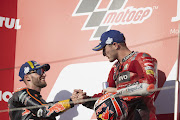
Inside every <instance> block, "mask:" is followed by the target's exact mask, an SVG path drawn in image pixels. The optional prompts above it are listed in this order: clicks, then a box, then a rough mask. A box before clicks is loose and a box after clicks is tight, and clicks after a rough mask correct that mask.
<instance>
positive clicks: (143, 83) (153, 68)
mask: <svg viewBox="0 0 180 120" xmlns="http://www.w3.org/2000/svg"><path fill="white" fill-rule="evenodd" d="M130 71H131V72H130V74H131V73H135V74H137V75H138V79H134V80H132V84H131V85H130V86H127V87H125V88H121V89H118V91H117V92H118V93H119V94H122V95H125V96H132V95H134V96H146V95H151V94H152V93H153V92H152V91H153V90H154V89H155V88H156V87H157V82H156V81H157V61H156V59H154V58H152V57H151V56H150V55H148V54H146V53H139V54H138V55H137V57H136V59H135V60H134V61H132V62H131V65H130Z"/></svg>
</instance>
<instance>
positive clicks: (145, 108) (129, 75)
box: [83, 51, 157, 120]
mask: <svg viewBox="0 0 180 120" xmlns="http://www.w3.org/2000/svg"><path fill="white" fill-rule="evenodd" d="M107 81H108V83H109V87H116V88H117V92H118V93H119V94H120V95H122V99H123V100H124V101H125V102H126V103H127V105H128V117H127V120H156V115H155V107H154V95H155V93H154V92H150V91H149V90H151V89H154V88H155V87H156V84H157V61H156V59H155V58H152V57H151V56H150V55H149V54H147V53H139V52H134V51H133V52H131V53H130V54H129V55H128V56H126V57H125V58H123V60H122V62H121V63H120V62H119V61H118V62H116V63H115V64H114V65H113V67H112V68H111V71H110V73H109V77H108V80H107ZM102 95H103V94H102V93H99V94H95V95H94V96H92V97H100V96H102ZM124 95H126V96H124ZM83 105H84V106H86V107H88V108H93V105H94V102H88V103H84V104H83Z"/></svg>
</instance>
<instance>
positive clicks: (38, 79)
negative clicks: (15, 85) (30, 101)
mask: <svg viewBox="0 0 180 120" xmlns="http://www.w3.org/2000/svg"><path fill="white" fill-rule="evenodd" d="M45 78H46V74H45V72H43V73H42V74H40V75H39V74H37V72H36V71H31V72H30V73H29V74H27V75H26V76H25V79H24V81H25V83H26V85H27V86H28V87H29V88H31V89H34V90H37V91H40V90H41V88H44V87H46V86H47V83H46V81H45Z"/></svg>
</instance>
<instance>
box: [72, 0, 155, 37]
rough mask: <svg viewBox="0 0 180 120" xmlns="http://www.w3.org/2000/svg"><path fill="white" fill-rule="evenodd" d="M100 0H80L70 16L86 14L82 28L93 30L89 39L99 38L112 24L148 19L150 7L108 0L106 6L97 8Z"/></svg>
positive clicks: (138, 21) (134, 22)
mask: <svg viewBox="0 0 180 120" xmlns="http://www.w3.org/2000/svg"><path fill="white" fill-rule="evenodd" d="M101 2H102V0H80V2H79V3H78V5H77V7H76V9H75V10H74V13H73V14H72V16H83V15H88V18H87V20H86V21H85V23H84V26H83V27H82V30H94V32H93V34H92V36H91V38H90V40H99V39H100V36H101V34H102V33H103V32H105V31H107V30H109V29H110V28H111V27H112V25H128V24H140V23H143V22H144V21H145V20H146V19H148V18H149V17H150V16H151V14H152V11H153V9H152V8H151V7H145V8H143V7H141V8H135V7H134V6H128V7H126V8H125V6H126V3H127V2H128V0H110V1H109V4H108V5H107V6H106V8H103V9H102V8H99V6H100V5H101Z"/></svg>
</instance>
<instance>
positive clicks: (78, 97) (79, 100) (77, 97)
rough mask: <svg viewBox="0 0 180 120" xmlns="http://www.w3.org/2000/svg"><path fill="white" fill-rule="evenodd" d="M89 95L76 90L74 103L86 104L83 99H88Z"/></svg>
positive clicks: (73, 95)
mask: <svg viewBox="0 0 180 120" xmlns="http://www.w3.org/2000/svg"><path fill="white" fill-rule="evenodd" d="M86 98H87V95H86V92H83V90H81V89H75V90H74V92H73V94H72V96H71V99H72V101H73V102H74V104H82V103H84V101H83V99H86Z"/></svg>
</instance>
